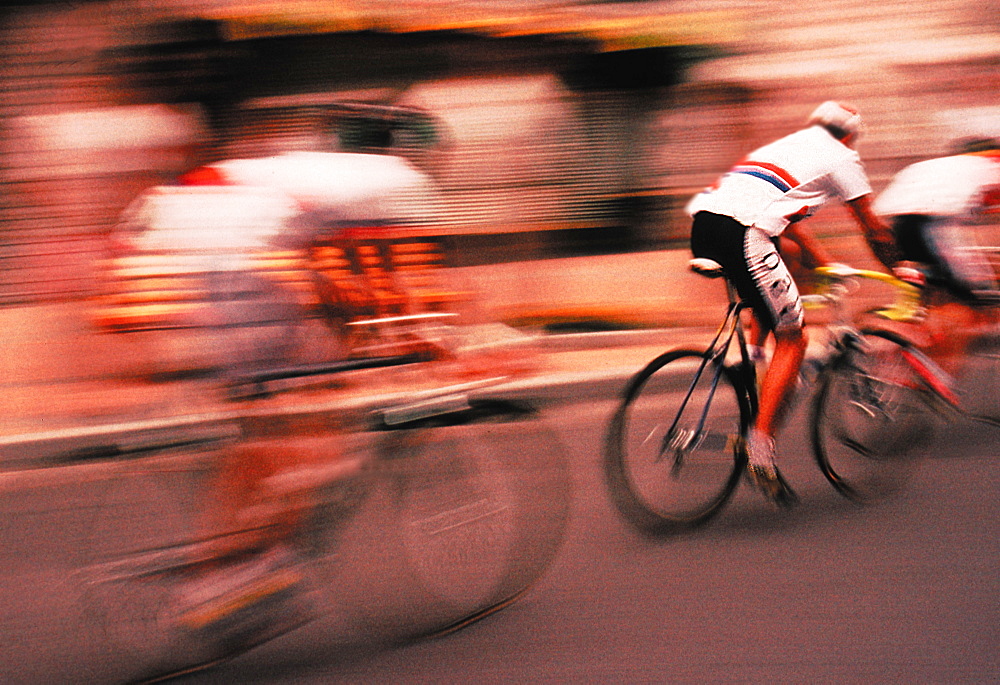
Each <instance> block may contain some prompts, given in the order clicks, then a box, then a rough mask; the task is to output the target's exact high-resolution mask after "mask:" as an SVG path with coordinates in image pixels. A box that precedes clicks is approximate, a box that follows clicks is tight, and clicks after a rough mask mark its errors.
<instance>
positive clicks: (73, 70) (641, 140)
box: [0, 0, 1000, 305]
mask: <svg viewBox="0 0 1000 685" xmlns="http://www.w3.org/2000/svg"><path fill="white" fill-rule="evenodd" d="M2 17H3V30H2V33H0V50H2V59H0V79H2V81H3V84H4V98H3V101H2V106H0V149H2V156H0V167H2V169H0V173H2V174H3V181H4V193H3V203H4V209H3V214H4V222H3V235H2V250H0V304H4V305H9V304H23V303H38V302H45V301H52V300H55V299H66V298H85V297H88V296H91V295H93V294H94V293H95V291H96V289H97V288H98V284H97V282H96V278H97V277H96V274H97V272H98V270H97V269H96V268H95V264H96V262H97V260H99V259H100V258H101V257H102V256H104V255H105V254H106V249H107V237H108V235H109V232H110V231H111V228H112V226H113V225H114V224H115V222H116V221H117V219H118V217H119V216H120V214H121V212H122V210H123V209H124V208H125V207H126V205H128V203H129V202H131V201H132V200H133V199H134V198H135V197H136V196H137V195H138V194H139V193H140V192H141V191H142V190H144V189H146V188H148V187H151V186H154V185H157V184H164V183H173V182H174V180H175V179H176V178H177V177H178V175H180V174H182V173H184V172H186V171H190V170H191V169H193V168H195V167H197V166H198V165H200V164H204V163H206V162H211V161H215V160H221V159H227V158H237V157H239V158H245V157H259V156H264V155H269V154H275V153H277V152H287V151H293V150H306V151H336V150H344V151H369V152H370V151H378V152H386V153H392V154H398V155H403V156H405V157H406V158H408V159H410V160H411V161H412V162H413V163H414V164H415V165H416V166H417V167H418V168H420V169H422V170H423V171H425V172H426V173H427V174H429V175H430V176H431V178H432V179H433V181H434V182H435V183H436V184H437V186H438V188H439V189H440V192H441V200H442V201H441V203H440V205H439V206H438V207H436V209H435V212H436V213H435V215H434V217H433V222H432V223H433V225H434V229H433V230H432V231H430V233H433V234H435V235H437V236H439V237H447V239H448V241H449V243H448V244H449V247H450V248H451V249H450V254H451V255H452V259H454V260H455V263H457V264H458V265H462V264H472V263H482V262H491V261H503V260H511V259H522V258H534V257H539V256H560V255H571V254H581V253H583V254H588V253H590V254H592V253H615V252H627V251H635V250H645V249H658V248H663V247H670V246H677V245H682V244H683V241H684V240H685V238H686V233H687V229H688V226H687V221H686V219H685V218H684V217H683V214H682V211H681V210H682V207H683V205H684V203H685V202H686V200H687V199H688V198H689V197H690V195H691V194H692V193H693V192H695V191H696V190H697V189H699V188H700V187H702V186H704V185H706V184H707V183H709V182H711V180H712V179H713V178H714V176H715V175H716V174H718V173H719V172H720V171H722V170H724V169H725V168H727V167H728V166H729V164H730V163H731V162H732V161H733V160H734V159H736V158H737V157H738V156H739V155H740V154H742V152H744V151H745V150H747V149H750V148H752V147H753V146H754V145H756V144H758V143H762V142H765V141H766V140H768V139H770V138H773V137H775V136H778V135H781V134H783V133H785V132H788V131H790V130H792V129H794V128H795V127H797V126H799V125H800V124H801V123H802V121H803V119H804V117H805V116H806V115H807V114H808V112H809V111H810V110H811V108H812V106H813V105H814V104H815V103H818V102H820V101H822V100H825V99H839V100H844V101H848V102H851V103H853V104H855V105H856V106H857V107H858V108H860V110H861V112H862V113H863V116H864V118H865V122H866V132H865V134H864V136H863V138H862V140H861V142H860V144H859V151H860V153H861V155H862V159H863V160H864V161H865V162H866V165H867V168H868V171H869V174H870V176H871V178H872V180H873V184H874V185H875V187H876V191H878V190H879V189H881V187H883V185H884V183H885V182H886V181H887V179H888V178H889V177H890V176H891V175H892V174H893V173H894V172H896V171H898V170H899V169H900V168H902V167H903V166H905V165H906V164H908V163H910V162H913V161H915V160H917V159H920V158H925V157H929V156H933V155H937V154H941V153H943V152H944V151H946V150H947V149H948V145H949V143H950V142H951V140H952V139H953V138H954V137H955V136H956V135H960V134H961V133H962V129H963V128H964V127H967V126H968V125H969V124H970V123H972V122H974V121H975V120H976V119H977V118H984V117H995V116H996V115H997V112H998V109H1000V105H998V103H997V101H996V92H997V87H998V81H1000V69H998V68H997V66H998V61H1000V33H998V31H997V27H998V26H1000V9H998V8H997V6H996V5H995V4H994V3H982V2H974V1H972V0H925V1H922V2H918V3H900V2H883V3H874V4H873V3H870V2H862V1H860V0H839V1H836V2H827V3H821V4H818V5H811V4H808V3H807V4H800V5H797V6H794V7H789V6H788V5H787V4H784V3H780V4H779V3H776V2H770V1H757V2H729V1H726V0H714V1H706V0H672V1H635V2H585V1H582V0H578V1H575V2H574V1H570V0H560V1H558V2H556V1H547V0H504V1H494V0H490V1H485V0H484V1H471V2H470V1H462V2H458V1H453V0H427V1H419V2H418V1H412V2H407V1H402V2H401V1H399V0H393V1H392V2H388V1H385V2H383V1H382V0H344V1H342V2H337V3H329V2H305V1H302V2H288V3H284V2H283V3H277V2H271V1H269V0H268V1H265V0H261V1H259V2H254V1H246V2H231V1H228V0H219V1H216V2H207V1H205V2H199V1H193V0H176V1H174V2H171V1H170V0H158V1H156V2H151V1H148V0H134V1H127V0H120V1H115V2H87V1H75V2H48V3H38V4H32V5H30V6H24V7H7V8H6V9H4V10H2ZM331 131H335V133H336V135H332V134H331ZM842 218H843V217H842V215H841V214H839V213H838V211H828V212H824V213H823V214H822V215H821V216H820V217H817V219H816V220H815V221H814V222H813V226H814V229H815V230H817V231H818V232H819V233H820V235H826V236H828V237H836V235H837V234H838V233H839V232H840V231H842V230H846V229H847V224H846V223H844V222H843V221H842Z"/></svg>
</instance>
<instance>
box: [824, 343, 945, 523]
mask: <svg viewBox="0 0 1000 685" xmlns="http://www.w3.org/2000/svg"><path fill="white" fill-rule="evenodd" d="M909 346H910V345H909V343H908V342H907V341H906V340H905V339H904V338H902V337H900V336H898V335H896V334H894V333H891V332H889V331H877V330H867V331H864V332H862V334H861V337H860V339H857V340H850V341H848V342H847V343H846V344H845V345H844V351H843V352H842V353H841V354H840V355H839V356H838V357H836V358H835V359H834V360H833V361H832V362H831V363H830V364H829V366H827V368H826V369H824V370H823V372H822V373H821V375H820V378H819V381H818V389H817V392H816V395H815V396H814V398H813V403H812V408H811V415H810V421H809V424H810V433H811V439H812V449H813V455H814V456H815V458H816V462H817V464H818V465H819V469H820V471H822V472H823V475H824V476H826V478H827V479H828V480H829V481H830V483H831V484H832V485H833V487H834V488H836V489H837V491H838V492H840V493H841V494H843V495H844V496H845V497H848V498H849V499H852V500H854V501H856V502H859V503H868V502H872V501H875V500H878V499H881V498H884V497H886V496H887V495H889V494H891V493H893V492H895V491H897V490H898V489H899V488H900V486H901V485H902V484H903V483H904V482H905V481H906V480H907V477H908V475H909V472H910V470H911V469H912V467H913V466H914V465H915V458H914V457H913V455H912V451H913V448H915V447H916V446H918V445H919V444H920V443H921V442H922V441H923V440H924V439H926V438H927V437H928V436H929V430H930V420H929V419H930V416H929V415H928V412H927V410H926V406H925V405H924V403H923V401H922V400H921V398H920V390H919V388H920V381H919V379H918V377H917V376H916V374H915V372H914V370H913V368H912V367H911V366H910V365H909V364H908V363H907V361H906V359H905V357H904V354H903V352H904V351H905V350H907V349H908V348H909Z"/></svg>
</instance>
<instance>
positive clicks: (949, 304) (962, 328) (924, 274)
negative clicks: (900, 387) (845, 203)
mask: <svg viewBox="0 0 1000 685" xmlns="http://www.w3.org/2000/svg"><path fill="white" fill-rule="evenodd" d="M874 209H875V212H876V213H877V214H879V215H880V216H884V217H886V218H887V219H888V220H889V221H890V223H891V225H892V231H893V234H894V236H895V238H896V245H897V247H898V249H899V251H900V253H901V254H902V258H903V259H904V260H906V262H904V263H903V264H901V265H900V268H898V269H896V275H897V276H899V277H900V278H903V279H904V280H907V281H909V282H911V283H915V284H916V285H926V286H927V288H926V289H925V291H924V301H925V304H926V305H927V307H928V310H929V316H928V318H927V329H928V332H929V334H930V339H929V341H928V342H927V348H926V350H927V352H928V354H930V355H931V357H933V358H934V359H935V360H936V361H937V362H938V363H939V364H940V365H941V367H942V368H944V370H945V371H948V372H949V373H952V374H954V373H955V371H957V370H958V368H959V365H960V363H961V361H962V359H963V357H964V354H965V350H966V348H967V347H968V344H969V341H970V340H971V339H972V337H973V336H974V335H975V333H976V329H977V328H978V327H979V326H980V325H981V324H983V323H986V322H987V321H990V320H992V319H993V318H995V310H993V311H990V310H986V309H984V308H983V306H982V305H984V304H989V303H988V302H986V301H985V300H986V298H985V297H984V296H986V295H992V296H993V299H994V301H995V294H996V293H995V288H996V285H995V282H994V273H993V270H992V269H991V268H990V266H989V264H988V263H987V262H986V261H985V260H984V259H981V258H980V257H979V256H978V255H975V254H973V253H972V252H971V251H970V250H968V249H967V248H968V247H969V246H970V245H972V244H973V243H972V242H971V241H970V240H969V237H968V235H967V232H966V229H967V228H968V227H970V226H972V225H974V224H975V223H976V222H977V221H981V220H982V218H983V215H984V214H985V213H987V212H990V211H997V210H1000V140H997V139H995V138H969V139H965V140H961V141H959V142H958V144H957V145H956V146H955V154H952V155H949V156H946V157H938V158H935V159H928V160H925V161H922V162H917V163H916V164H912V165H910V166H908V167H906V168H905V169H903V170H902V171H900V172H899V173H898V174H897V175H896V177H895V178H894V179H893V180H892V182H891V183H890V184H889V186H888V187H887V188H886V189H885V190H884V191H883V192H882V193H881V194H880V195H879V197H878V199H877V200H876V201H875V204H874Z"/></svg>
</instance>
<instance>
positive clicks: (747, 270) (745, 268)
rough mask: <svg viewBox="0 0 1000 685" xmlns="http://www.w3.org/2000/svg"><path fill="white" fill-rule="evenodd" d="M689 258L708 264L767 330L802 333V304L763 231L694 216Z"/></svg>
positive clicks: (704, 214) (713, 217)
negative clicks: (723, 274) (716, 265)
mask: <svg viewBox="0 0 1000 685" xmlns="http://www.w3.org/2000/svg"><path fill="white" fill-rule="evenodd" d="M691 253H692V254H693V255H694V256H695V257H703V258H707V259H712V260H715V261H716V262H718V263H719V264H721V265H722V267H723V268H724V269H725V270H726V277H727V278H728V279H729V282H730V283H732V284H733V287H735V288H736V292H737V293H738V294H739V296H740V299H742V300H743V301H744V302H746V303H747V304H748V305H749V306H750V307H751V308H752V309H753V311H754V313H755V314H756V316H757V320H758V321H760V323H761V325H762V326H763V327H764V328H765V329H767V330H776V331H786V330H795V329H800V328H802V319H803V312H802V300H801V299H800V298H799V291H798V288H797V287H796V286H795V281H794V280H792V276H791V274H790V273H789V272H788V268H787V267H786V266H785V262H784V261H783V260H782V259H781V255H780V254H779V253H778V248H777V247H776V246H775V241H774V240H772V239H771V237H770V236H768V235H767V234H766V233H765V232H764V231H761V230H759V229H756V228H748V227H747V226H744V225H743V224H741V223H740V222H738V221H736V220H735V219H733V218H732V217H728V216H722V215H719V214H712V213H710V212H698V213H697V214H695V216H694V223H693V224H692V226H691Z"/></svg>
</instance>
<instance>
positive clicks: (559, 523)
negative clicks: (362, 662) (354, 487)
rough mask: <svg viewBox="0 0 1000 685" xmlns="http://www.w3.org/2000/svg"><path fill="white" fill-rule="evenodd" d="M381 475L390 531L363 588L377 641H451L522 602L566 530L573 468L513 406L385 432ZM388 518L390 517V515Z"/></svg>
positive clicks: (475, 406)
mask: <svg viewBox="0 0 1000 685" xmlns="http://www.w3.org/2000/svg"><path fill="white" fill-rule="evenodd" d="M379 452H380V454H381V455H382V457H381V458H380V459H379V460H377V461H376V463H375V465H374V468H375V469H376V470H377V471H378V475H377V479H378V480H379V481H380V482H381V483H382V484H383V485H384V487H383V488H382V490H383V493H382V494H383V495H384V498H383V500H382V501H381V502H380V503H377V504H376V506H380V507H381V509H382V513H383V518H385V517H386V516H387V517H389V520H388V522H382V523H379V524H375V523H374V522H373V524H374V525H378V530H379V531H381V536H380V538H379V540H378V541H377V544H372V545H369V547H368V553H369V554H370V555H374V556H373V557H371V558H369V559H367V560H366V563H365V566H366V568H369V569H371V568H374V569H377V571H376V572H373V573H368V574H366V576H365V577H364V578H362V579H359V580H360V582H362V583H363V584H364V585H366V586H367V587H366V588H355V589H354V593H353V594H355V595H356V596H358V597H359V598H361V599H362V600H363V601H364V605H363V606H360V607H358V609H359V610H360V613H361V615H362V619H361V620H362V622H363V623H364V624H365V626H366V630H367V632H368V633H370V635H371V637H372V639H374V640H376V641H383V642H388V643H401V642H408V641H412V640H416V639H426V638H432V637H438V636H443V635H447V634H450V633H453V632H455V631H456V630H459V629H461V628H464V627H466V626H468V625H471V624H472V623H475V622H476V621H478V620H481V619H482V618H485V617H487V616H490V615H492V614H494V613H496V612H497V611H499V610H500V609H504V608H506V607H508V606H510V605H511V604H513V603H514V602H515V601H516V600H518V599H519V598H520V597H522V596H523V595H524V594H525V593H526V591H527V590H528V589H529V588H530V587H531V586H532V585H534V583H535V582H536V581H537V580H538V579H539V578H540V577H541V576H542V575H543V574H544V572H545V570H546V569H547V568H548V567H549V565H550V564H551V563H552V561H553V560H554V559H555V555H556V552H557V550H558V548H559V546H560V544H561V542H562V539H563V536H564V533H565V530H566V525H567V522H568V519H569V506H570V496H571V490H570V476H569V470H568V460H567V459H566V457H565V452H564V450H563V447H562V445H561V443H560V442H559V440H558V438H557V437H556V435H555V433H554V431H553V430H551V429H550V428H549V427H548V426H547V425H546V424H545V422H544V420H543V419H541V418H540V417H539V416H537V415H535V414H534V413H533V412H526V411H525V410H524V407H523V406H520V405H516V404H512V403H507V402H499V401H497V402H491V401H490V402H474V403H472V405H471V406H470V408H469V409H468V410H467V411H466V412H457V413H455V414H449V415H447V416H442V417H436V418H435V419H431V420H428V421H419V422H415V423H414V424H413V425H410V426H403V427H401V428H397V429H395V430H390V431H387V432H386V433H385V435H384V440H383V442H382V445H381V446H380V448H379ZM386 512H389V513H386Z"/></svg>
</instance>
